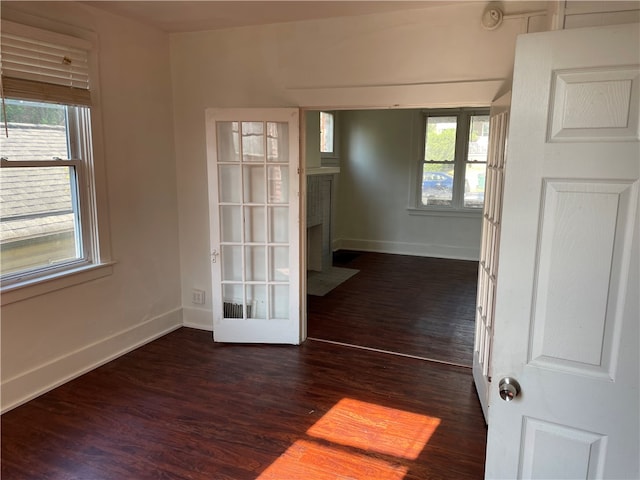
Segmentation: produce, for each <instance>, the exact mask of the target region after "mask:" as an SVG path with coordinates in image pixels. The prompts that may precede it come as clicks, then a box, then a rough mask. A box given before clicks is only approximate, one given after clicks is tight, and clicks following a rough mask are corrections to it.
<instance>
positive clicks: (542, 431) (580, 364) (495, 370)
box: [486, 24, 640, 479]
mask: <svg viewBox="0 0 640 480" xmlns="http://www.w3.org/2000/svg"><path fill="white" fill-rule="evenodd" d="M639 45H640V35H639V28H638V24H633V25H618V26H610V27H598V28H584V29H576V30H563V31H557V32H546V33H541V34H531V35H524V36H522V37H520V38H519V39H518V43H517V48H516V60H515V72H514V80H513V97H512V105H511V121H510V125H509V142H508V150H507V159H506V181H505V191H504V201H503V215H502V219H503V222H502V234H501V244H500V265H499V267H498V278H499V283H498V285H497V295H496V307H495V331H494V343H493V354H492V376H493V381H492V383H491V391H490V398H489V431H488V440H487V463H486V478H490V479H494V478H508V479H514V478H527V479H528V478H536V479H541V478H546V479H596V478H605V479H614V478H624V479H638V478H640V466H639V455H638V452H639V451H640V439H639V437H640V427H639V423H640V419H639V417H640V415H639V410H640V397H639V395H640V394H639V390H638V387H639V378H640V357H639V353H638V352H639V350H640V331H639V325H638V324H639V323H640V322H639V315H640V311H639V310H640V308H639V307H640V305H639V297H640V286H639V283H638V277H639V270H640V258H639V254H638V252H639V250H640V247H639V238H638V236H639V235H638V226H639V223H640V219H639V218H638V215H639V211H640V206H639V205H638V183H639V177H640V144H639V138H640V133H639V130H638V124H639V120H638V117H639V112H638V110H639V108H638V107H639V102H640V98H639V96H638V88H639V85H638V82H639V75H640V73H639V65H638V64H639V63H640V62H639V60H640V51H639ZM505 377H511V378H514V379H515V380H517V381H518V382H519V384H520V386H521V392H520V394H519V395H518V396H517V397H515V399H514V400H512V401H505V400H503V399H501V395H500V393H499V383H500V380H501V379H503V378H505ZM505 396H506V397H507V398H508V394H506V393H505Z"/></svg>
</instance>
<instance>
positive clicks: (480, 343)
mask: <svg viewBox="0 0 640 480" xmlns="http://www.w3.org/2000/svg"><path fill="white" fill-rule="evenodd" d="M510 105H511V93H507V94H505V95H503V96H502V97H500V98H499V99H497V100H495V101H494V102H493V103H492V104H491V113H490V115H489V155H488V158H487V179H486V183H485V191H484V210H483V212H482V245H481V248H480V263H479V267H478V297H477V302H476V304H477V308H476V334H475V345H474V348H473V381H474V382H475V385H476V390H477V392H478V398H479V399H480V404H481V405H482V413H483V414H484V418H485V421H486V420H487V418H488V408H489V388H490V384H491V368H490V367H491V345H492V341H493V325H494V321H493V316H494V311H495V310H494V305H495V296H496V284H497V281H498V274H497V272H498V249H499V246H500V225H501V221H502V219H501V216H502V192H503V185H504V157H505V147H506V140H507V127H508V123H509V107H510Z"/></svg>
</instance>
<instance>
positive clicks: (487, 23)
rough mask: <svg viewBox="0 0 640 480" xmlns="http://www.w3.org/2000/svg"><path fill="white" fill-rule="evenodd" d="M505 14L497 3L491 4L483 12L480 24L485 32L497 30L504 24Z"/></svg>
mask: <svg viewBox="0 0 640 480" xmlns="http://www.w3.org/2000/svg"><path fill="white" fill-rule="evenodd" d="M503 18H504V14H503V12H502V8H500V5H498V4H497V3H494V2H492V3H490V4H489V5H487V7H486V8H485V9H484V12H482V18H481V19H480V22H481V23H482V27H483V28H484V29H485V30H495V29H496V28H498V27H499V26H500V25H501V24H502V20H503Z"/></svg>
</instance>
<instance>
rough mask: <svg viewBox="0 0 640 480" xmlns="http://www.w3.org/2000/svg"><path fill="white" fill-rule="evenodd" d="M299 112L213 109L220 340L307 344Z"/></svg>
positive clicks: (210, 144)
mask: <svg viewBox="0 0 640 480" xmlns="http://www.w3.org/2000/svg"><path fill="white" fill-rule="evenodd" d="M298 132H299V126H298V110H296V109H209V110H207V166H208V176H209V211H210V235H211V237H210V238H211V252H212V255H211V258H212V279H213V300H212V303H213V311H214V319H213V320H214V328H213V336H214V340H215V341H219V342H247V343H250V342H260V343H293V344H297V343H300V341H301V339H300V315H299V311H300V310H299V305H298V299H299V252H300V250H299V233H298V230H299V205H298V201H299V195H298V190H299V174H298V172H299V158H298V151H299V149H298V143H299V133H298Z"/></svg>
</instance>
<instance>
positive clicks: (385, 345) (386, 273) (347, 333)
mask: <svg viewBox="0 0 640 480" xmlns="http://www.w3.org/2000/svg"><path fill="white" fill-rule="evenodd" d="M334 263H335V265H336V266H340V267H348V268H353V269H358V270H360V272H359V273H358V274H357V275H355V276H354V277H351V278H350V279H349V280H347V281H346V282H344V283H342V284H341V285H339V286H338V287H336V288H335V289H334V290H332V291H331V292H329V293H328V294H327V295H325V296H323V297H317V296H311V295H309V296H308V300H307V311H308V315H307V318H308V319H307V324H308V335H309V336H310V337H313V338H318V339H323V340H330V341H334V342H341V343H346V344H352V345H359V346H364V347H370V348H375V349H379V350H386V351H391V352H398V353H402V354H406V355H413V356H418V357H422V358H430V359H434V360H439V361H443V362H450V363H454V364H460V365H466V366H471V364H472V360H473V341H474V331H475V309H476V289H477V276H478V262H472V261H465V260H450V259H441V258H430V257H415V256H408V255H390V254H382V253H372V252H348V251H347V252H344V251H342V252H337V255H336V256H335V260H334Z"/></svg>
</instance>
